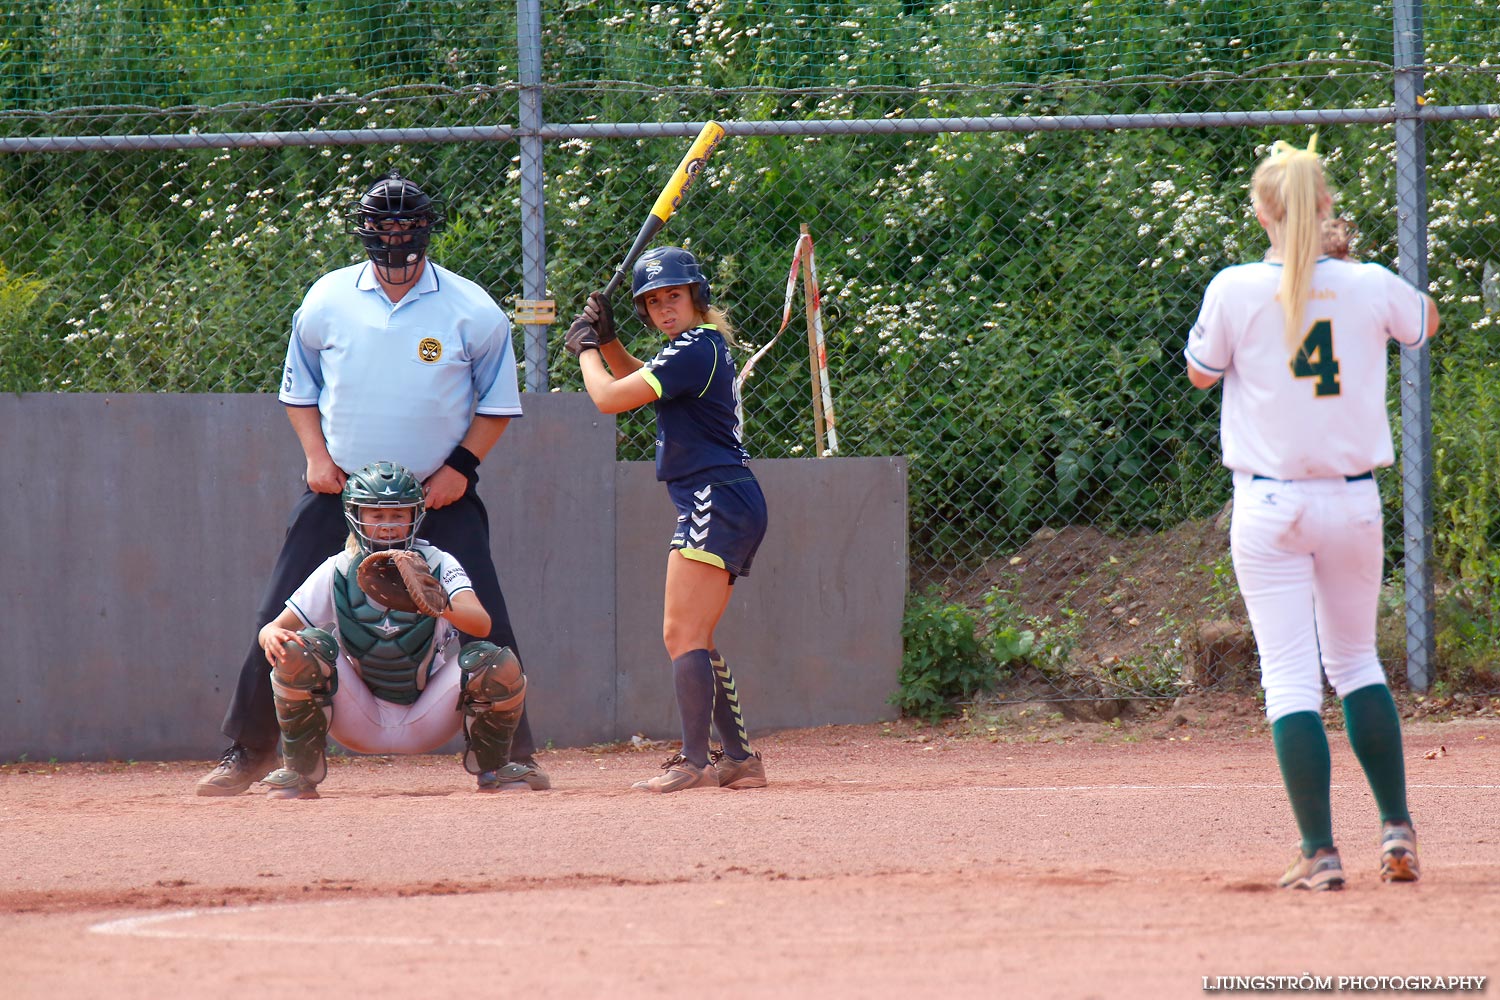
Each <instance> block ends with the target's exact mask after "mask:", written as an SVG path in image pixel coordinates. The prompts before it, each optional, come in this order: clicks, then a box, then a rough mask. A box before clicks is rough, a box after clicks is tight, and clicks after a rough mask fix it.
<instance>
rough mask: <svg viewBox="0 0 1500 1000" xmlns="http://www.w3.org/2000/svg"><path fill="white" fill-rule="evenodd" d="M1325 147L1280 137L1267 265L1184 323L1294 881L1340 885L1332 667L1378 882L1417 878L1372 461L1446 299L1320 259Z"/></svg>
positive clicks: (1259, 175) (1262, 194) (1269, 177)
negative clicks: (1375, 848) (1395, 385)
mask: <svg viewBox="0 0 1500 1000" xmlns="http://www.w3.org/2000/svg"><path fill="white" fill-rule="evenodd" d="M1315 148H1316V140H1314V145H1312V146H1310V147H1309V148H1308V149H1306V150H1301V149H1294V148H1292V147H1291V146H1288V145H1287V144H1286V143H1282V142H1278V143H1276V145H1275V146H1274V147H1272V151H1271V155H1270V156H1269V157H1268V158H1267V159H1266V160H1265V161H1263V162H1262V163H1261V164H1260V166H1259V167H1258V168H1257V169H1256V171H1255V175H1254V177H1253V179H1252V180H1251V202H1252V204H1253V205H1254V208H1255V216H1256V219H1257V220H1258V221H1259V222H1260V224H1261V226H1262V227H1264V229H1265V231H1266V234H1267V236H1269V237H1270V241H1271V249H1270V252H1268V253H1267V254H1266V257H1265V260H1264V261H1262V262H1259V263H1254V264H1242V265H1238V266H1235V267H1228V268H1225V269H1224V270H1223V271H1221V272H1219V274H1218V275H1216V276H1215V277H1214V279H1213V281H1212V282H1211V283H1210V284H1209V286H1208V291H1207V293H1206V294H1205V296H1204V301H1203V309H1202V312H1201V313H1200V314H1199V316H1198V321H1197V322H1196V323H1195V324H1194V325H1193V329H1192V332H1191V333H1190V334H1189V335H1188V343H1187V350H1186V352H1185V354H1186V358H1187V365H1188V377H1189V379H1190V380H1191V381H1192V383H1193V385H1195V386H1197V387H1198V388H1200V389H1207V388H1210V387H1211V386H1213V385H1214V384H1215V383H1217V382H1218V381H1219V380H1220V379H1221V378H1222V379H1223V382H1224V400H1223V412H1222V418H1221V424H1220V437H1221V439H1222V444H1223V449H1224V464H1225V465H1226V466H1228V467H1229V468H1230V469H1232V470H1233V471H1234V517H1233V526H1232V528H1231V530H1230V547H1231V550H1232V553H1233V557H1234V570H1235V577H1236V578H1237V580H1238V582H1239V586H1240V592H1241V594H1242V595H1243V596H1244V598H1245V606H1246V608H1247V609H1248V610H1249V613H1250V624H1251V627H1252V628H1253V629H1254V631H1255V642H1256V646H1257V648H1258V650H1259V653H1260V669H1261V684H1262V686H1263V687H1264V688H1265V692H1266V715H1267V717H1268V718H1269V719H1270V721H1271V732H1272V737H1273V740H1274V743H1275V747H1276V758H1277V762H1278V764H1279V765H1280V768H1281V774H1282V780H1283V783H1284V784H1285V786H1286V790H1287V795H1288V797H1289V798H1290V799H1291V805H1292V812H1293V814H1294V815H1295V817H1296V820H1297V827H1298V830H1299V832H1300V834H1301V838H1302V844H1301V851H1300V852H1299V854H1298V857H1297V858H1296V860H1295V861H1294V862H1293V863H1292V866H1291V868H1289V869H1288V871H1287V873H1286V874H1285V875H1284V876H1283V877H1282V879H1281V883H1280V884H1281V885H1282V886H1283V887H1285V888H1298V889H1341V888H1343V885H1344V872H1343V866H1342V863H1341V861H1340V858H1339V854H1338V850H1337V849H1336V848H1335V846H1334V842H1333V823H1332V817H1331V810H1330V805H1329V784H1330V762H1329V751H1328V737H1327V734H1326V732H1325V730H1324V728H1323V720H1322V714H1321V712H1322V705H1323V683H1322V677H1323V675H1325V674H1326V675H1327V677H1328V682H1329V683H1330V684H1331V685H1332V687H1333V689H1334V691H1335V692H1336V693H1337V694H1338V696H1339V698H1341V699H1342V701H1343V708H1344V717H1345V720H1346V722H1347V728H1348V733H1349V742H1350V744H1351V746H1352V747H1353V749H1354V753H1355V756H1356V757H1358V759H1359V762H1360V765H1361V766H1362V767H1363V769H1364V772H1365V776H1366V778H1367V780H1368V781H1369V784H1370V789H1371V791H1372V792H1373V793H1374V796H1375V802H1376V805H1377V806H1378V808H1379V810H1380V818H1381V822H1382V830H1381V861H1380V877H1381V878H1382V880H1387V881H1415V880H1416V879H1417V877H1418V874H1419V868H1418V864H1417V853H1416V834H1415V833H1414V832H1413V828H1412V822H1411V814H1410V813H1409V812H1408V810H1407V804H1406V774H1405V765H1404V763H1403V760H1402V749H1401V725H1400V717H1399V715H1398V714H1397V712H1396V705H1395V702H1394V701H1393V700H1392V698H1391V694H1390V689H1389V688H1388V687H1387V686H1386V679H1385V672H1384V670H1383V668H1382V667H1381V665H1380V661H1379V659H1377V657H1376V653H1375V617H1376V607H1377V602H1378V600H1379V595H1380V579H1381V569H1382V564H1383V561H1384V552H1383V537H1382V525H1381V507H1380V492H1379V489H1378V487H1377V486H1376V483H1375V479H1374V476H1373V470H1374V469H1376V468H1379V467H1383V466H1388V465H1390V464H1391V462H1392V460H1393V453H1392V447H1391V430H1390V422H1389V417H1388V415H1387V411H1386V398H1385V393H1386V354H1387V342H1388V341H1390V340H1394V341H1396V342H1397V343H1398V344H1400V345H1402V346H1403V347H1407V348H1420V347H1421V346H1422V345H1423V344H1424V343H1425V342H1426V340H1427V338H1428V337H1429V336H1431V335H1432V333H1433V332H1434V331H1435V330H1436V329H1437V325H1438V314H1437V307H1436V306H1435V305H1434V304H1433V301H1432V299H1431V298H1430V297H1428V296H1427V295H1426V294H1425V293H1423V292H1421V291H1419V290H1417V289H1416V288H1413V287H1412V286H1411V285H1410V284H1408V283H1407V282H1405V281H1403V280H1402V279H1401V278H1399V277H1397V276H1396V275H1395V274H1393V273H1391V272H1390V271H1388V270H1386V269H1385V268H1383V267H1381V266H1379V265H1377V264H1361V263H1356V262H1354V261H1349V260H1338V259H1333V258H1330V257H1324V256H1322V255H1321V247H1322V237H1321V232H1320V227H1321V224H1322V221H1323V220H1324V219H1326V218H1327V217H1328V215H1329V211H1330V209H1331V207H1332V197H1331V195H1330V194H1329V190H1328V186H1327V182H1326V180H1325V178H1324V175H1323V164H1322V160H1321V159H1319V157H1318V155H1317V153H1316V152H1315V151H1314V150H1315Z"/></svg>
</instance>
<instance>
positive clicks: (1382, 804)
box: [1344, 684, 1411, 823]
mask: <svg viewBox="0 0 1500 1000" xmlns="http://www.w3.org/2000/svg"><path fill="white" fill-rule="evenodd" d="M1344 726H1345V728H1346V729H1347V730H1348V731H1349V745H1350V746H1351V747H1353V748H1354V756H1355V757H1356V758H1358V759H1359V766H1360V767H1362V768H1364V769H1365V780H1366V781H1368V782H1369V783H1370V791H1371V792H1372V793H1374V795H1375V805H1376V806H1378V807H1379V808H1380V820H1381V822H1383V823H1410V822H1411V813H1409V812H1408V811H1407V806H1406V761H1405V760H1403V759H1402V756H1401V754H1402V750H1401V716H1400V714H1399V713H1398V712H1397V711H1396V699H1394V698H1392V697H1391V689H1390V688H1388V687H1386V686H1385V685H1384V684H1371V685H1370V686H1368V687H1362V688H1360V689H1359V690H1358V691H1351V692H1349V695H1348V697H1346V698H1345V699H1344Z"/></svg>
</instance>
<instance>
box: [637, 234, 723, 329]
mask: <svg viewBox="0 0 1500 1000" xmlns="http://www.w3.org/2000/svg"><path fill="white" fill-rule="evenodd" d="M677 285H692V286H694V287H693V305H695V306H697V307H698V311H699V312H707V311H708V303H709V292H708V278H707V277H705V276H704V274H703V268H701V267H699V266H698V260H697V258H695V257H694V256H693V255H692V254H690V253H688V252H687V251H686V250H684V249H682V248H681V247H657V248H656V249H655V250H647V251H646V252H645V253H643V254H641V259H640V260H638V261H636V262H635V273H634V275H633V276H632V277H631V281H630V297H631V298H633V299H635V314H636V315H637V316H639V317H640V318H641V322H642V323H645V324H646V325H647V326H650V325H651V314H650V313H648V312H646V304H645V303H644V302H642V301H641V296H643V295H645V294H646V293H647V292H649V291H653V290H654V289H657V288H672V287H675V286H677Z"/></svg>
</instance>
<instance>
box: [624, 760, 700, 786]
mask: <svg viewBox="0 0 1500 1000" xmlns="http://www.w3.org/2000/svg"><path fill="white" fill-rule="evenodd" d="M661 767H662V773H661V774H658V775H657V776H656V777H654V778H647V779H645V780H644V781H637V782H636V783H635V784H633V785H631V786H630V787H631V788H640V789H643V790H644V791H648V792H681V791H686V790H687V789H689V788H718V787H719V774H718V772H717V771H715V770H714V766H713V765H712V764H705V765H703V766H702V767H699V766H698V765H697V764H694V763H693V762H692V761H690V760H688V759H687V758H686V757H684V756H683V755H682V754H680V753H679V754H674V755H673V756H672V757H670V758H668V759H667V760H666V762H665V763H663V764H662V766H661Z"/></svg>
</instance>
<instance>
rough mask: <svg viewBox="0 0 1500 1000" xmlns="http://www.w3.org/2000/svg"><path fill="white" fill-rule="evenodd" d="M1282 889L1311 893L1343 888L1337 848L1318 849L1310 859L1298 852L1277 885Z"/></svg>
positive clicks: (1342, 874) (1342, 873) (1341, 865)
mask: <svg viewBox="0 0 1500 1000" xmlns="http://www.w3.org/2000/svg"><path fill="white" fill-rule="evenodd" d="M1278 884H1279V885H1280V886H1281V888H1283V889H1311V890H1312V891H1313V892H1332V891H1336V890H1339V889H1342V888H1343V887H1344V863H1343V862H1342V861H1340V860H1339V852H1338V849H1337V848H1333V847H1320V848H1318V850H1317V851H1316V852H1315V853H1314V854H1313V856H1312V857H1310V858H1305V857H1303V856H1302V853H1301V852H1300V851H1299V852H1298V853H1297V860H1296V861H1293V862H1292V867H1290V868H1288V869H1287V870H1286V874H1285V875H1283V876H1281V881H1280V882H1279V883H1278Z"/></svg>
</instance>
